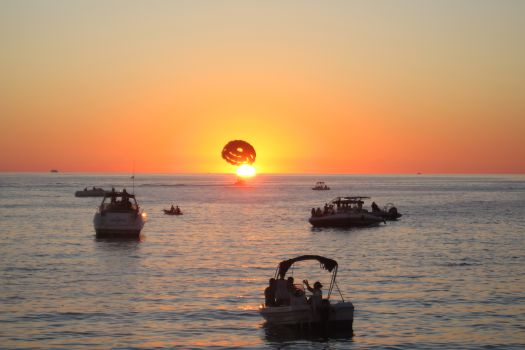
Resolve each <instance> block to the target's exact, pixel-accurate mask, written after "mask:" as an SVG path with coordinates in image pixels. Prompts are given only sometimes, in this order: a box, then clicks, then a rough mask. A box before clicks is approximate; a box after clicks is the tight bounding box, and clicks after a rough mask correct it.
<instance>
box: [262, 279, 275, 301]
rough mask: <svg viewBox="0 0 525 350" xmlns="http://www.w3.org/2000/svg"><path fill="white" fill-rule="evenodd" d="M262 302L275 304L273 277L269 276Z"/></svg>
mask: <svg viewBox="0 0 525 350" xmlns="http://www.w3.org/2000/svg"><path fill="white" fill-rule="evenodd" d="M264 304H265V305H266V306H275V278H270V280H269V281H268V287H266V289H265V290H264Z"/></svg>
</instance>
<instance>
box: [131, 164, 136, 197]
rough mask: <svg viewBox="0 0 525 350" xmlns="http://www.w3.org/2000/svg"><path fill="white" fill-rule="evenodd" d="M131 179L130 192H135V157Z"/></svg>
mask: <svg viewBox="0 0 525 350" xmlns="http://www.w3.org/2000/svg"><path fill="white" fill-rule="evenodd" d="M131 179H132V180H133V190H132V192H131V193H133V194H135V159H133V174H132V175H131Z"/></svg>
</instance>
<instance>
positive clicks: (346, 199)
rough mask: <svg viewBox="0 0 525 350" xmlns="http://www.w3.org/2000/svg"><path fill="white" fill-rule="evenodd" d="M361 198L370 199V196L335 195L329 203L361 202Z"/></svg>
mask: <svg viewBox="0 0 525 350" xmlns="http://www.w3.org/2000/svg"><path fill="white" fill-rule="evenodd" d="M363 199H370V197H363V196H352V197H335V198H334V199H332V201H331V203H333V204H355V203H359V202H361V203H363Z"/></svg>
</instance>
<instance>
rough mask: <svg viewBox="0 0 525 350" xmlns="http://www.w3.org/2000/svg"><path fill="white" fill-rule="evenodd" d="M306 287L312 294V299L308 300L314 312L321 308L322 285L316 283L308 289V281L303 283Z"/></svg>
mask: <svg viewBox="0 0 525 350" xmlns="http://www.w3.org/2000/svg"><path fill="white" fill-rule="evenodd" d="M303 282H304V284H305V285H306V288H307V289H308V290H309V291H310V292H311V293H312V297H311V298H310V301H311V303H312V307H313V309H314V311H315V310H316V309H317V308H319V307H320V306H321V303H322V301H323V291H322V290H321V288H323V285H322V284H321V282H319V281H317V282H315V283H314V287H313V288H312V287H310V284H309V283H308V280H304V281H303Z"/></svg>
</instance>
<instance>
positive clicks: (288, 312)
mask: <svg viewBox="0 0 525 350" xmlns="http://www.w3.org/2000/svg"><path fill="white" fill-rule="evenodd" d="M260 314H261V316H262V317H263V318H264V319H265V320H266V322H267V324H268V325H287V326H293V325H317V324H321V325H330V326H332V325H333V326H337V327H343V328H347V329H350V330H351V329H352V327H353V321H354V305H353V304H352V303H351V302H340V303H337V304H333V305H328V306H327V309H325V308H324V307H321V308H320V309H319V310H318V312H314V311H313V309H312V307H311V305H308V304H305V305H291V306H275V307H263V308H261V309H260Z"/></svg>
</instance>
